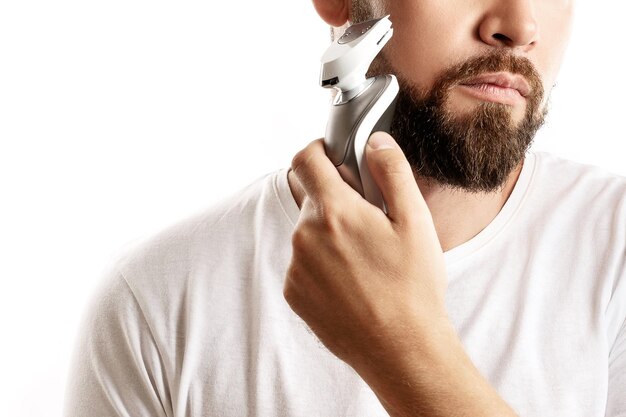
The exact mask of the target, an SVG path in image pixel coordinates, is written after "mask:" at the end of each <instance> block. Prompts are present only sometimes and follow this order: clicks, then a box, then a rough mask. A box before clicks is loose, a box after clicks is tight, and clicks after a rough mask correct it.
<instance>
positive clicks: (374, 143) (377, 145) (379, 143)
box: [367, 132, 396, 149]
mask: <svg viewBox="0 0 626 417" xmlns="http://www.w3.org/2000/svg"><path fill="white" fill-rule="evenodd" d="M367 145H368V146H371V147H372V149H391V148H393V147H395V145H396V141H395V140H393V138H392V137H391V136H389V135H388V134H386V133H383V132H374V133H372V135H371V136H370V138H369V140H368V141H367Z"/></svg>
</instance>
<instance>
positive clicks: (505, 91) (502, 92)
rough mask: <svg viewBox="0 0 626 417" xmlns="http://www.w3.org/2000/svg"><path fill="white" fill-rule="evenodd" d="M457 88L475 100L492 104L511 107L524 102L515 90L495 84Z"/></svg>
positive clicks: (466, 85)
mask: <svg viewBox="0 0 626 417" xmlns="http://www.w3.org/2000/svg"><path fill="white" fill-rule="evenodd" d="M457 87H459V88H460V89H461V90H462V91H464V92H465V93H467V94H469V95H471V96H473V97H475V98H477V99H480V100H484V101H491V102H494V103H502V104H508V105H511V106H513V105H516V104H518V103H520V102H523V101H524V100H525V99H524V96H522V95H521V94H520V92H519V91H517V90H516V89H514V88H507V87H501V86H498V85H495V84H487V83H485V84H459V85H458V86H457Z"/></svg>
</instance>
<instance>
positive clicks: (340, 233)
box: [283, 0, 573, 417]
mask: <svg viewBox="0 0 626 417" xmlns="http://www.w3.org/2000/svg"><path fill="white" fill-rule="evenodd" d="M313 2H314V5H315V8H316V10H317V12H318V14H319V15H320V17H322V19H324V20H325V21H326V22H327V23H328V24H330V25H332V26H335V27H339V26H344V25H347V24H349V23H350V22H349V18H350V16H351V13H350V12H351V4H350V1H349V0H313ZM572 7H573V5H572V2H571V1H569V0H507V1H502V0H472V1H467V2H460V1H458V0H444V1H441V0H420V1H415V0H410V1H408V0H396V1H392V2H390V4H389V5H388V6H387V9H386V11H387V12H388V13H390V14H391V17H392V19H393V25H394V36H393V38H392V39H391V41H390V42H389V44H388V45H387V46H386V50H387V51H388V54H389V55H388V56H389V58H390V60H391V62H392V63H393V65H394V67H395V68H396V69H397V71H398V72H401V73H402V74H403V76H405V77H407V78H408V79H410V80H412V81H413V82H414V83H415V84H416V85H419V86H423V87H424V88H428V87H429V86H430V85H431V84H432V82H433V80H434V79H435V77H436V76H437V74H438V73H439V72H440V71H441V70H442V69H444V68H445V67H447V66H448V65H450V64H451V63H453V62H458V61H459V60H462V59H464V58H469V57H471V56H475V55H476V54H480V53H481V52H484V51H486V50H489V48H510V49H511V50H512V51H513V52H515V53H517V54H520V55H521V56H524V57H527V58H528V59H530V60H531V61H532V63H533V64H534V65H535V66H536V69H537V71H538V72H539V74H540V75H541V78H542V82H543V85H544V90H545V91H547V92H549V91H550V89H551V86H552V85H553V84H554V80H555V78H556V75H557V72H558V69H559V67H560V64H561V60H562V56H563V53H564V51H565V47H566V42H567V37H568V33H569V30H570V23H571V16H572ZM546 97H547V95H546ZM479 103H480V100H479V99H477V98H474V97H472V96H469V95H467V94H465V93H463V91H461V90H460V89H459V90H458V91H454V87H453V91H451V94H450V96H449V100H448V102H447V104H446V105H447V106H449V108H450V109H451V110H453V111H454V112H456V113H458V114H463V113H464V112H467V111H471V109H472V108H473V106H477V105H478V104H479ZM543 105H545V100H544V104H543ZM513 107H514V108H512V109H511V114H512V115H514V117H513V119H514V120H519V118H520V117H521V116H516V115H522V114H523V111H524V108H525V103H524V102H523V101H520V102H518V103H517V104H516V105H515V106H513ZM389 139H391V137H390V136H389V135H387V134H385V133H375V134H373V135H372V137H371V138H370V141H369V142H368V146H367V147H366V157H367V161H368V165H369V167H370V171H371V173H372V177H373V179H374V181H375V182H376V183H377V185H378V186H379V188H380V189H381V191H382V193H383V197H384V199H385V201H386V203H387V206H388V213H387V214H385V213H383V212H382V211H380V210H379V209H377V208H376V207H374V206H372V205H371V204H369V203H368V202H367V201H365V200H364V199H362V198H361V196H360V195H359V194H358V193H357V192H356V191H354V190H352V189H351V188H350V187H349V186H348V185H347V184H346V183H345V182H344V181H343V180H342V179H341V177H340V176H339V173H338V172H337V170H336V169H335V167H334V166H333V164H332V163H331V162H330V160H329V159H328V158H327V157H326V154H325V152H324V148H323V143H322V141H321V140H320V139H318V140H315V141H313V142H311V143H310V144H309V145H308V146H307V147H306V148H304V149H303V150H301V151H300V152H298V153H297V154H296V155H295V156H294V158H293V161H292V170H291V171H290V173H289V177H288V179H289V184H290V187H291V190H292V193H293V195H294V198H295V199H296V202H297V203H298V206H299V207H300V209H301V212H300V217H299V220H298V223H297V224H296V227H295V230H294V233H293V237H292V244H293V255H292V259H291V263H290V266H289V269H288V271H287V276H286V280H285V286H284V290H283V295H284V297H285V300H286V301H287V303H288V304H289V305H290V307H291V308H292V310H293V311H294V312H295V313H296V314H298V315H299V316H300V317H301V318H302V319H303V320H304V321H305V322H306V323H307V325H308V326H309V327H310V328H311V330H312V331H313V332H314V333H315V334H316V335H317V337H318V338H319V339H320V341H322V343H323V344H324V345H325V346H326V347H327V348H328V349H329V351H331V352H332V353H333V354H335V355H336V356H337V357H338V358H339V359H341V360H343V361H345V362H346V363H348V364H349V365H350V366H352V367H353V368H354V369H355V370H356V372H357V373H358V374H359V375H360V376H361V377H362V378H363V380H364V381H365V382H366V383H368V385H369V386H370V387H371V388H372V390H373V391H374V393H375V394H376V395H377V397H378V398H379V400H380V401H381V404H382V405H383V406H384V407H385V409H386V410H387V412H388V413H389V414H390V415H391V416H393V417H396V416H514V415H516V414H515V412H514V410H512V409H511V408H510V407H509V406H508V405H507V404H506V402H505V401H504V400H503V399H502V398H501V397H499V395H498V394H497V392H496V391H495V390H494V389H493V387H491V386H490V385H489V383H488V382H487V381H486V380H485V378H484V377H483V376H482V375H481V374H480V372H479V371H478V370H477V369H476V367H475V366H474V365H473V363H472V362H471V360H470V359H469V357H468V356H467V355H466V353H465V352H464V350H463V347H462V344H461V342H460V340H459V338H458V335H457V334H456V332H455V330H454V327H453V325H452V323H451V322H450V320H449V318H448V315H447V312H446V307H445V292H446V288H447V275H446V270H445V262H444V257H443V252H444V251H446V250H449V249H450V248H453V247H455V246H458V245H460V244H462V243H464V242H466V241H467V240H469V239H471V238H472V237H473V236H475V235H476V234H477V233H478V232H480V231H481V230H482V229H483V228H484V227H485V226H487V225H488V224H489V223H490V222H491V221H492V220H493V218H494V217H495V216H496V215H497V213H498V212H499V211H500V209H501V208H502V206H503V205H504V203H505V202H506V199H507V198H508V196H509V195H510V193H511V190H512V189H513V187H514V185H515V182H516V181H517V178H518V176H519V171H520V169H521V165H520V166H519V167H518V168H516V169H515V170H514V171H513V172H511V174H510V176H509V179H508V181H507V183H506V184H505V187H504V189H503V190H501V191H498V192H494V193H488V194H484V193H483V194H469V193H463V192H459V191H456V192H451V191H449V190H446V189H444V188H443V187H438V186H437V185H436V184H431V185H430V186H427V185H426V183H425V181H423V179H420V178H419V177H415V176H414V174H413V170H412V169H411V166H410V165H409V163H408V162H407V160H406V158H405V157H404V154H403V153H402V151H401V149H400V148H399V146H398V145H397V144H396V143H395V141H393V140H389ZM376 144H379V145H380V144H382V146H380V147H376V146H375V145H376ZM346 207H350V210H345V208H346Z"/></svg>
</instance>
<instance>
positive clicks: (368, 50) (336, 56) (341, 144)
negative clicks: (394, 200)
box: [320, 15, 399, 213]
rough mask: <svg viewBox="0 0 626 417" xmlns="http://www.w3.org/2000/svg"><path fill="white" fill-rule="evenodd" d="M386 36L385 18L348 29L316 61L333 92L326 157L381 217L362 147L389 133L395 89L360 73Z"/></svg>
mask: <svg viewBox="0 0 626 417" xmlns="http://www.w3.org/2000/svg"><path fill="white" fill-rule="evenodd" d="M392 34H393V29H392V27H391V21H390V20H389V15H387V16H385V17H382V18H379V19H374V20H369V21H367V22H362V23H357V24H354V25H352V26H350V27H349V28H348V29H346V31H345V32H344V34H343V35H342V36H341V37H340V38H339V39H337V40H336V41H335V42H333V43H332V44H331V45H330V47H329V48H328V49H327V50H326V52H325V53H324V55H323V56H322V59H321V61H322V69H321V74H320V85H321V86H322V87H325V88H334V89H335V90H337V91H336V93H337V94H336V95H335V98H334V101H333V103H332V105H331V109H330V115H329V118H328V124H327V125H326V135H325V137H324V146H325V149H326V154H327V155H328V157H329V159H330V160H331V161H332V162H333V164H334V165H335V166H336V167H337V170H338V171H339V174H340V175H341V177H342V178H343V180H344V181H345V182H347V183H348V184H349V185H350V186H351V187H352V188H354V189H355V190H356V191H358V192H359V193H360V194H361V195H362V196H363V197H364V198H365V199H366V200H367V201H369V202H370V203H372V204H374V205H375V206H377V207H379V208H380V209H381V210H383V211H384V212H385V213H386V212H387V208H386V206H385V202H384V200H383V196H382V193H381V192H380V189H379V188H378V187H377V185H376V183H375V182H374V181H373V179H372V177H371V175H370V171H369V169H368V167H367V161H366V158H365V146H366V144H367V141H368V139H369V137H370V135H371V134H372V133H373V132H375V131H379V130H382V131H386V132H389V128H390V126H391V122H392V120H393V115H394V111H395V106H396V100H397V95H398V91H399V87H398V81H397V80H396V77H395V76H394V75H378V76H375V77H370V78H366V73H367V70H368V69H369V66H370V65H371V63H372V61H373V60H374V58H375V57H376V55H378V53H379V52H380V50H381V49H382V48H383V46H385V44H386V43H387V41H389V39H390V38H391V36H392Z"/></svg>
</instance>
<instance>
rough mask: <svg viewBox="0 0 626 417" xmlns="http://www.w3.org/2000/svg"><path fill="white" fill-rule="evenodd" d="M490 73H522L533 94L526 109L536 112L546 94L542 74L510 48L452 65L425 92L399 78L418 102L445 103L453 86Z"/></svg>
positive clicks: (402, 88) (530, 95)
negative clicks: (509, 49)
mask: <svg viewBox="0 0 626 417" xmlns="http://www.w3.org/2000/svg"><path fill="white" fill-rule="evenodd" d="M491 72H509V73H511V74H517V75H520V76H522V77H523V78H524V79H525V80H526V82H527V83H528V85H529V87H530V93H529V94H528V96H527V97H526V99H527V100H528V109H527V110H528V111H529V112H534V111H536V109H537V108H538V107H539V104H540V103H541V101H542V100H543V96H544V89H543V83H542V81H541V76H540V75H539V72H538V71H537V69H536V68H535V66H534V64H533V63H532V62H531V61H530V59H528V58H526V57H523V56H518V55H515V54H513V53H511V52H510V51H507V50H494V51H491V52H489V53H487V54H483V55H479V56H475V57H472V58H469V59H465V60H464V61H461V62H459V63H456V64H453V65H451V66H449V67H448V68H446V69H445V70H443V71H442V72H441V73H440V75H439V76H438V77H437V79H436V80H435V83H434V85H433V86H432V87H431V88H430V89H429V90H428V91H426V92H425V91H424V90H420V89H417V88H415V86H412V85H408V84H407V83H405V82H404V80H402V79H400V77H398V81H399V83H400V84H401V91H402V90H405V91H406V92H407V93H409V96H410V97H412V98H413V99H414V101H415V102H417V101H421V100H426V101H428V102H431V103H432V102H435V103H442V102H443V101H444V100H445V99H446V97H447V95H448V91H449V90H450V88H452V87H454V86H455V85H458V84H460V83H462V82H463V81H466V80H468V79H470V78H474V77H477V76H480V75H482V74H485V73H491ZM403 84H404V85H403ZM420 99H421V100H420Z"/></svg>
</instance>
